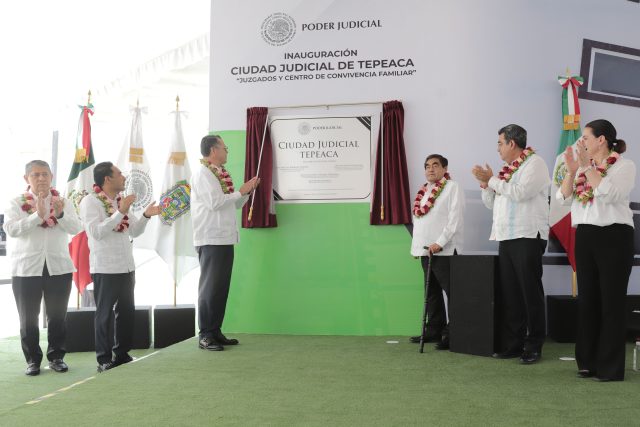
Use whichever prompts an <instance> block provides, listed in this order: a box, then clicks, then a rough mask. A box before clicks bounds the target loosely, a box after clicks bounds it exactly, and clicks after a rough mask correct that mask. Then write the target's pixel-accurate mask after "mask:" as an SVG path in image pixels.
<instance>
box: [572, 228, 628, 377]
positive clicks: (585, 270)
mask: <svg viewBox="0 0 640 427" xmlns="http://www.w3.org/2000/svg"><path fill="white" fill-rule="evenodd" d="M633 246H634V245H633V228H632V227H630V226H628V225H624V224H613V225H609V226H606V227H599V226H596V225H588V224H580V225H578V229H577V230H576V273H577V278H578V334H577V337H576V362H577V364H578V369H586V370H589V371H591V372H593V373H594V374H595V375H597V376H598V377H599V378H606V379H610V380H622V379H624V364H625V337H626V324H625V311H624V309H625V303H626V302H625V299H626V295H627V286H628V284H629V275H630V274H631V268H632V266H633V253H634V248H633Z"/></svg>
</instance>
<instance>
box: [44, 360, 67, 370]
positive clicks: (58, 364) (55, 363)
mask: <svg viewBox="0 0 640 427" xmlns="http://www.w3.org/2000/svg"><path fill="white" fill-rule="evenodd" d="M49 369H51V370H52V371H56V372H67V371H68V370H69V366H67V364H66V363H64V362H63V361H62V359H53V360H52V361H50V362H49Z"/></svg>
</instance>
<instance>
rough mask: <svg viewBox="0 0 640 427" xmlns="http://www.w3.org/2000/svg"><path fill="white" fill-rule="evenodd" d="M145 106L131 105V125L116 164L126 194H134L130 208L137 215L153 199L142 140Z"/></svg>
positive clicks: (149, 172)
mask: <svg viewBox="0 0 640 427" xmlns="http://www.w3.org/2000/svg"><path fill="white" fill-rule="evenodd" d="M143 112H144V113H146V112H147V109H146V108H140V107H131V126H130V127H129V130H128V132H127V136H126V137H125V140H124V143H123V144H122V150H121V151H120V157H119V158H118V163H117V164H116V166H118V168H120V170H121V171H122V173H123V174H125V175H126V177H127V183H126V188H125V190H124V193H125V194H126V195H129V194H135V195H136V201H135V202H134V203H133V205H131V210H132V211H133V212H134V213H137V214H138V215H142V211H143V210H144V208H146V207H147V206H148V205H149V203H151V202H152V201H153V184H152V182H151V168H150V166H149V161H148V160H147V155H146V153H145V152H144V146H143V141H142V113H143Z"/></svg>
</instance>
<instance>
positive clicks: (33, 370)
mask: <svg viewBox="0 0 640 427" xmlns="http://www.w3.org/2000/svg"><path fill="white" fill-rule="evenodd" d="M24 373H25V374H26V375H29V376H30V377H34V376H36V375H39V374H40V365H39V364H38V363H33V362H32V363H29V365H28V366H27V370H26V371H24Z"/></svg>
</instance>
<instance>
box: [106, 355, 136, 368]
mask: <svg viewBox="0 0 640 427" xmlns="http://www.w3.org/2000/svg"><path fill="white" fill-rule="evenodd" d="M129 362H133V357H131V356H129V354H125V355H124V356H122V357H116V358H115V359H114V360H113V361H112V362H111V363H112V364H113V365H114V366H113V367H114V368H115V367H116V366H120V365H124V364H125V363H129Z"/></svg>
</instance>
